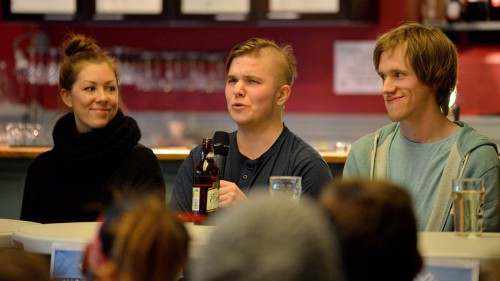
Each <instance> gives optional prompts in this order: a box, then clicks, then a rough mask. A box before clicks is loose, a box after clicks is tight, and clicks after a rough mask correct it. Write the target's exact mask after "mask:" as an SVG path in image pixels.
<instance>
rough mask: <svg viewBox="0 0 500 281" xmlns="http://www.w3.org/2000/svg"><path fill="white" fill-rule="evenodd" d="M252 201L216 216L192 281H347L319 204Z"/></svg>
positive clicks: (266, 198) (261, 198)
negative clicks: (215, 224) (216, 223)
mask: <svg viewBox="0 0 500 281" xmlns="http://www.w3.org/2000/svg"><path fill="white" fill-rule="evenodd" d="M251 199H252V200H248V201H246V202H243V203H242V204H238V205H234V206H232V207H231V210H230V211H229V212H222V213H219V214H218V217H217V218H216V219H217V221H218V225H217V227H215V228H214V229H213V231H212V233H211V235H210V236H209V238H208V240H207V242H206V245H205V246H204V247H203V248H202V249H201V254H200V257H199V258H198V259H197V260H195V261H194V262H193V266H192V268H191V272H192V274H191V275H192V276H193V279H192V280H193V281H274V280H280V281H304V280H314V281H328V280H344V274H343V271H342V265H341V261H340V256H338V252H339V251H338V245H337V237H336V235H335V233H334V232H333V231H332V229H331V228H332V226H331V225H329V223H328V219H327V217H326V216H325V214H324V213H322V212H321V210H320V208H318V205H317V204H315V203H312V202H311V201H310V200H311V199H308V198H307V197H304V198H302V199H301V201H300V202H295V201H291V200H289V199H285V198H280V197H274V198H271V197H269V196H268V195H264V196H263V195H262V194H259V195H258V196H255V197H252V198H251Z"/></svg>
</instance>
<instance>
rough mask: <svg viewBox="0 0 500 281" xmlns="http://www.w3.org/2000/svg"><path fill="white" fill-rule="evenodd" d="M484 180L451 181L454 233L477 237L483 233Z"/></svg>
mask: <svg viewBox="0 0 500 281" xmlns="http://www.w3.org/2000/svg"><path fill="white" fill-rule="evenodd" d="M484 195H485V188H484V179H479V178H460V179H453V180H452V196H453V212H454V218H453V219H454V226H455V233H456V234H457V235H459V236H468V237H478V236H481V234H482V232H483V211H484Z"/></svg>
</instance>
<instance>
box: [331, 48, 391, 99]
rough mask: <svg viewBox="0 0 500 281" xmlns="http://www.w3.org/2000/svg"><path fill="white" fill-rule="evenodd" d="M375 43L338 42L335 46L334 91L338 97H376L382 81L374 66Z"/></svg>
mask: <svg viewBox="0 0 500 281" xmlns="http://www.w3.org/2000/svg"><path fill="white" fill-rule="evenodd" d="M374 45H375V41H371V40H357V41H336V42H335V43H334V44H333V68H334V69H333V73H334V77H333V91H334V92H335V93H336V94H338V95H356V94H363V95H376V94H379V93H380V92H381V90H382V80H381V79H380V77H379V76H378V75H377V73H376V72H375V68H374V66H373V47H374Z"/></svg>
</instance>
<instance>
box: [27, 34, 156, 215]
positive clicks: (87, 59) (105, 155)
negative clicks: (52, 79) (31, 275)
mask: <svg viewBox="0 0 500 281" xmlns="http://www.w3.org/2000/svg"><path fill="white" fill-rule="evenodd" d="M63 49H64V54H65V57H64V62H63V64H62V66H61V70H60V75H59V87H60V98H61V101H62V104H63V105H64V106H65V107H67V109H68V111H69V112H67V113H66V114H65V115H64V116H62V117H61V118H60V119H59V120H58V121H57V123H56V124H55V126H54V130H53V134H52V135H53V140H54V147H53V148H52V150H50V151H47V152H45V153H43V154H41V155H39V156H38V157H37V158H36V159H35V160H34V162H33V163H32V164H31V166H30V167H29V169H28V173H27V176H26V183H25V188H24V198H23V204H22V210H21V219H22V220H28V221H36V222H40V223H57V222H78V221H94V220H95V219H96V217H97V215H98V214H99V213H100V212H102V211H103V210H104V209H105V208H106V207H107V206H109V205H110V204H111V203H112V202H113V200H114V197H115V196H117V195H120V194H124V193H130V192H132V193H137V192H139V193H141V192H151V191H154V192H155V193H157V194H158V196H160V197H161V198H163V199H164V198H165V181H164V178H163V173H162V171H161V168H160V165H159V163H158V159H157V158H156V156H155V154H154V153H153V151H152V150H151V149H149V148H146V147H145V146H143V145H141V144H139V140H140V138H141V131H140V129H139V127H138V125H137V123H136V121H135V120H134V119H132V118H131V117H128V116H126V115H125V114H124V105H123V102H122V100H121V98H120V92H119V88H118V71H117V61H116V60H115V59H114V58H112V57H111V56H109V55H108V54H106V53H105V52H102V51H100V50H99V49H98V46H97V45H96V44H95V41H94V40H93V39H92V38H88V37H85V36H83V35H71V36H70V37H69V38H68V39H67V40H66V41H65V42H64V44H63Z"/></svg>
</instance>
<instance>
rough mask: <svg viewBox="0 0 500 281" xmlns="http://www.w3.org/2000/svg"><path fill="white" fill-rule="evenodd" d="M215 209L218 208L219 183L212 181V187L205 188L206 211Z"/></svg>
mask: <svg viewBox="0 0 500 281" xmlns="http://www.w3.org/2000/svg"><path fill="white" fill-rule="evenodd" d="M193 202H194V201H193ZM217 209H219V184H218V183H217V182H214V183H213V184H212V187H210V188H209V189H208V190H207V212H212V211H216V210H217Z"/></svg>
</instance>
